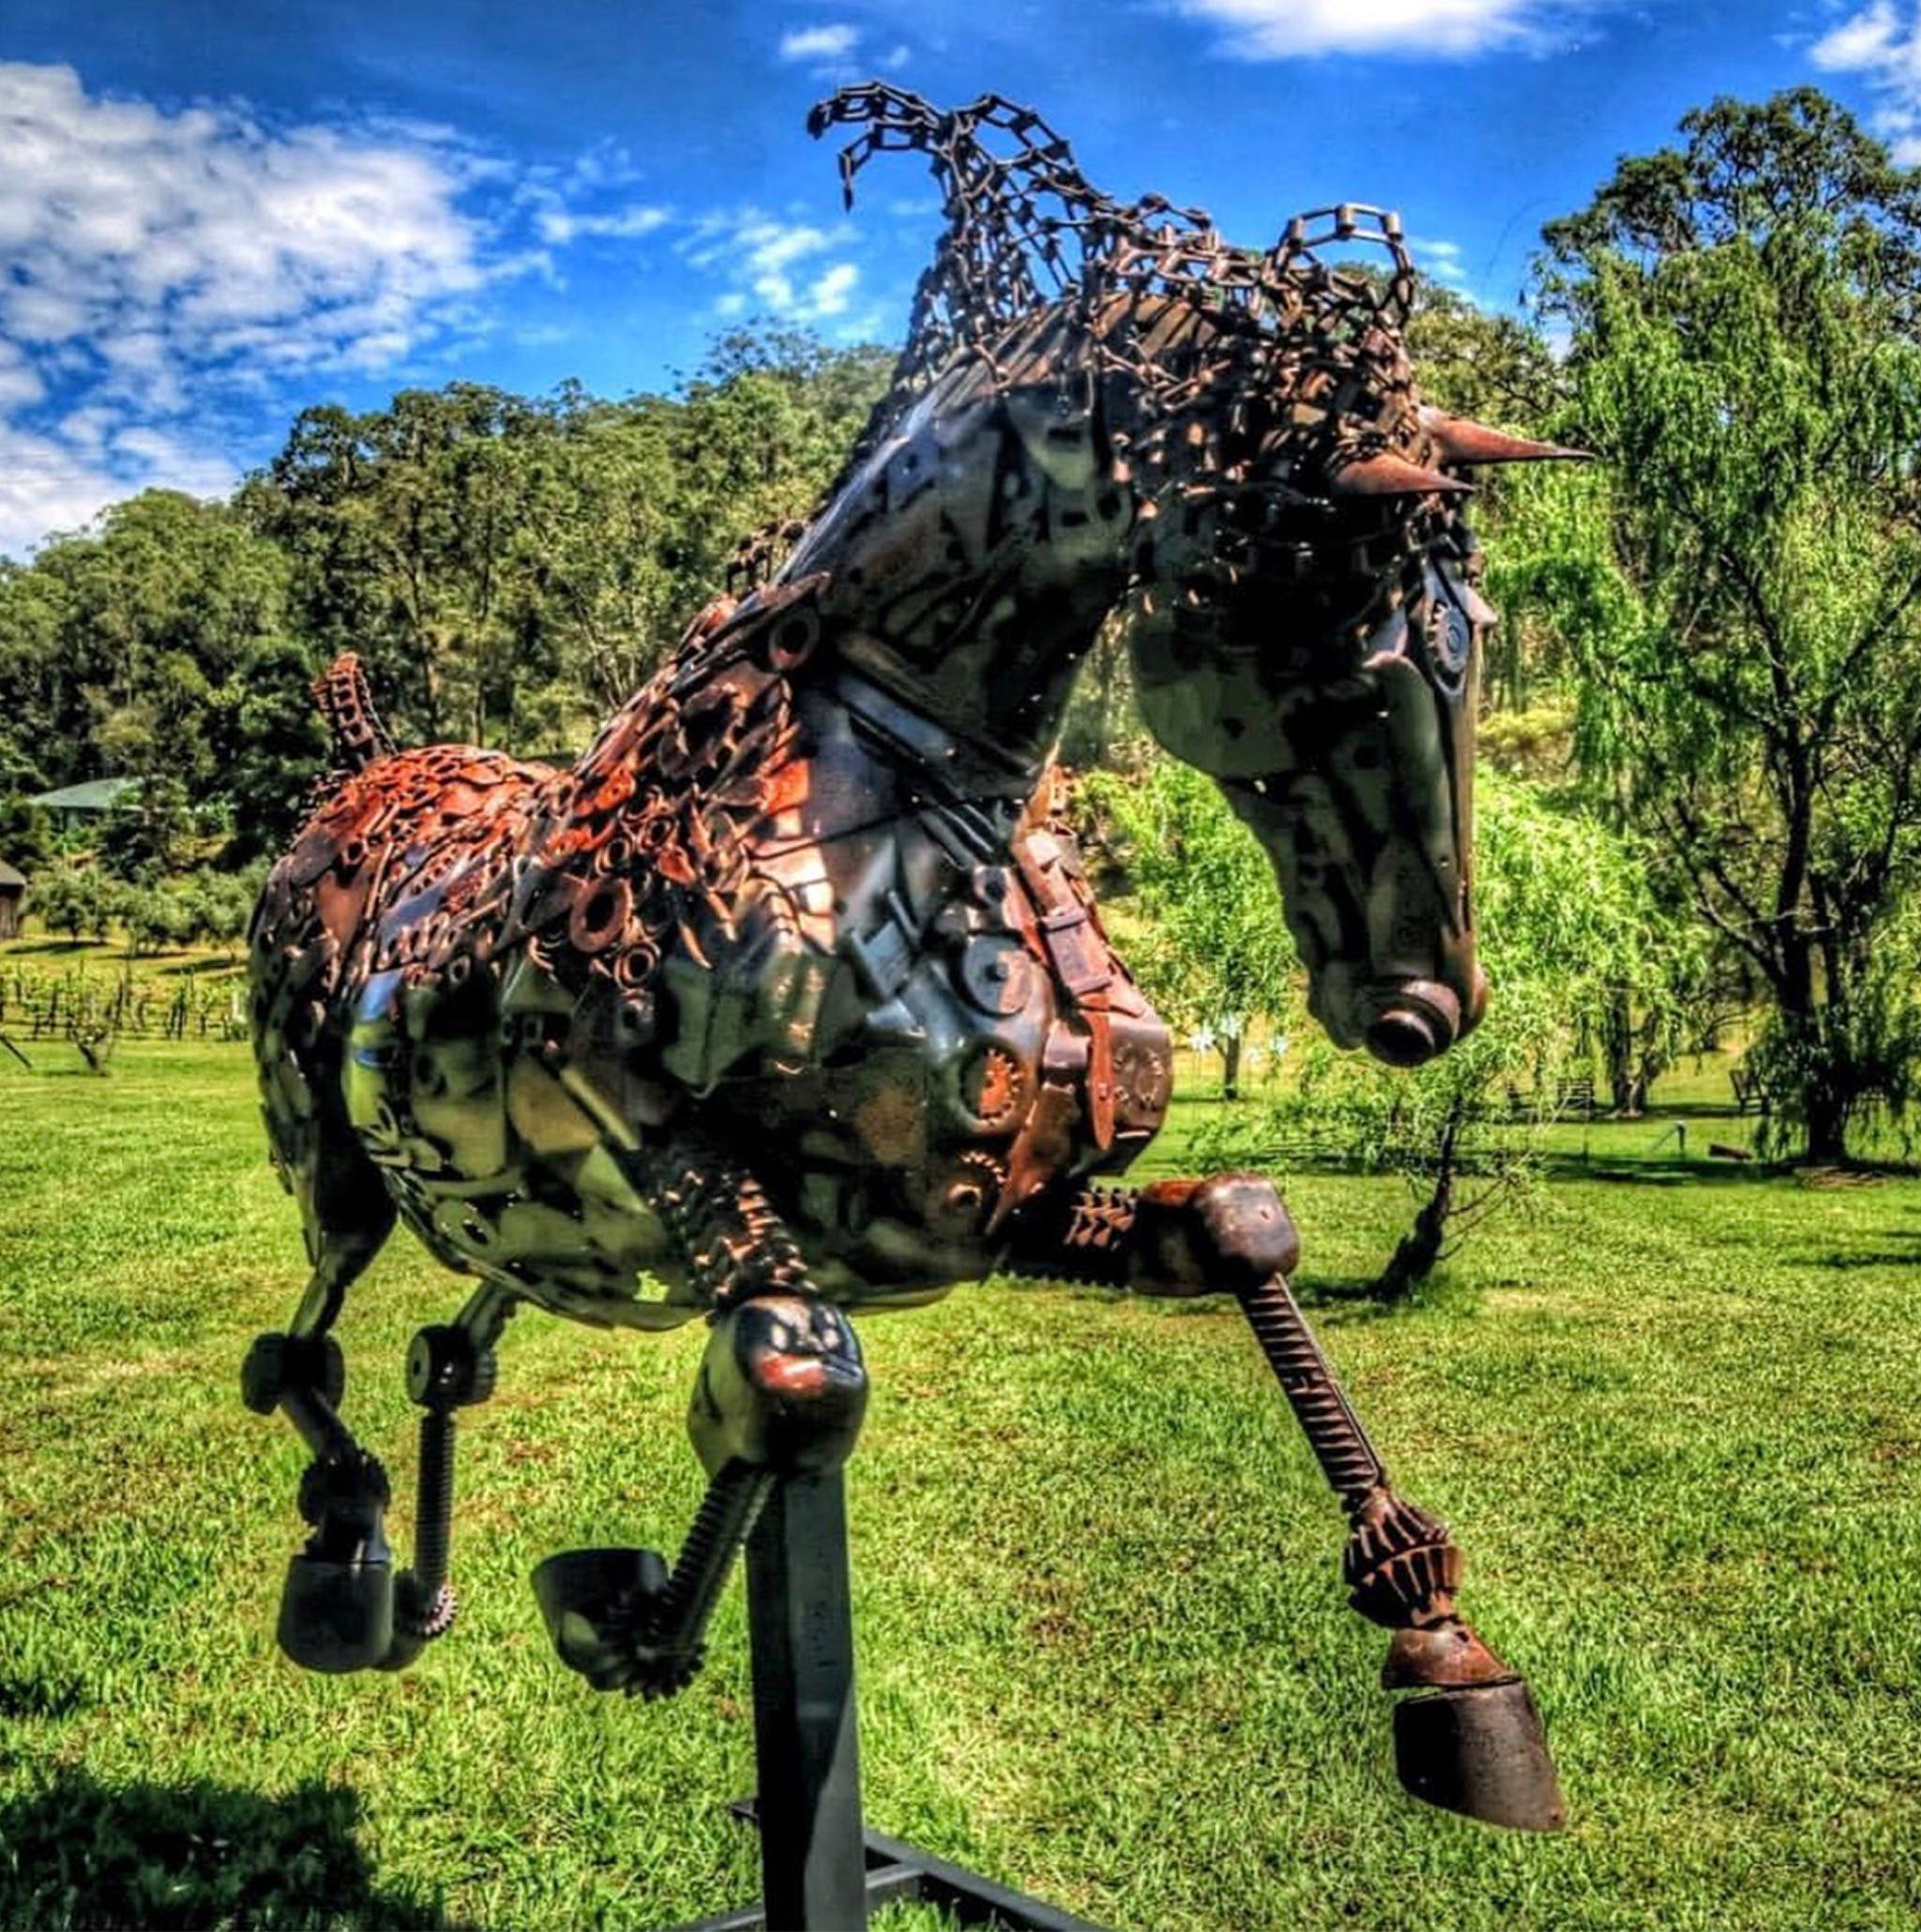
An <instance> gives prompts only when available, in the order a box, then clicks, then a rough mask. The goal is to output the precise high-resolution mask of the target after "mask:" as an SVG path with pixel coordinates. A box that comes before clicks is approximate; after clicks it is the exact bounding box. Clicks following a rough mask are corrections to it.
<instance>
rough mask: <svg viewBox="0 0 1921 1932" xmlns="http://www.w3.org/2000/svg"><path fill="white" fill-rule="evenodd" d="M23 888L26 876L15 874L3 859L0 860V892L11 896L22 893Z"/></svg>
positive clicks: (19, 873) (20, 873)
mask: <svg viewBox="0 0 1921 1932" xmlns="http://www.w3.org/2000/svg"><path fill="white" fill-rule="evenodd" d="M25 888H26V874H25V873H24V872H16V871H15V870H14V869H13V868H12V867H11V866H9V865H8V863H7V861H6V860H5V859H0V892H4V893H7V894H9V895H11V894H13V893H16V892H22V891H24V890H25Z"/></svg>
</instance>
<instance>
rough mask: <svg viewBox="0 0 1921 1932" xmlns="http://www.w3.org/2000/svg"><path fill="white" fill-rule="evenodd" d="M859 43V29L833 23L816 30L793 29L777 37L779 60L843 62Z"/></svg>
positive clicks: (807, 28)
mask: <svg viewBox="0 0 1921 1932" xmlns="http://www.w3.org/2000/svg"><path fill="white" fill-rule="evenodd" d="M859 41H860V29H859V28H858V27H852V26H848V25H847V24H846V23H844V22H835V23H831V24H828V25H823V26H818V27H796V28H795V29H794V31H793V32H791V33H786V34H782V35H781V36H780V58H781V59H782V60H844V59H846V57H847V56H848V55H849V54H850V53H853V52H854V50H855V47H856V46H857V45H858V44H859Z"/></svg>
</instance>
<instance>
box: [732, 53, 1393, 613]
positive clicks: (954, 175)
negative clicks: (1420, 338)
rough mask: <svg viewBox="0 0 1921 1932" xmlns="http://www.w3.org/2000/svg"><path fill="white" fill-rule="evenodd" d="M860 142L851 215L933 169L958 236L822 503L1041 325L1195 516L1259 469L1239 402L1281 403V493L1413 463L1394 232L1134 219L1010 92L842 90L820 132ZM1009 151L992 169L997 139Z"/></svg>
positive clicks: (881, 86) (788, 529) (846, 173)
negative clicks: (885, 189) (1274, 231)
mask: <svg viewBox="0 0 1921 1932" xmlns="http://www.w3.org/2000/svg"><path fill="white" fill-rule="evenodd" d="M833 127H860V128H863V129H864V131H863V132H862V133H861V134H860V135H859V137H858V138H857V139H856V140H855V141H853V142H852V143H849V144H848V145H847V146H846V147H845V148H843V149H842V150H841V154H840V178H841V184H842V190H843V194H844V198H845V201H846V203H847V205H848V206H850V207H851V206H852V205H853V203H854V189H855V178H856V177H857V176H858V174H860V171H861V170H862V169H863V168H864V167H865V166H866V165H867V164H868V162H869V161H870V160H871V159H872V158H874V157H875V156H876V155H878V154H884V153H898V152H903V151H904V152H916V153H920V154H924V155H926V156H927V157H928V158H929V162H930V168H931V170H932V173H933V174H934V176H935V178H936V179H937V180H938V181H939V182H940V184H941V188H942V191H943V196H944V213H945V218H946V227H945V232H944V233H943V234H942V235H941V238H940V240H939V242H938V243H937V244H936V247H935V250H934V259H933V261H932V263H931V264H930V265H929V266H928V268H927V269H926V270H925V272H924V273H923V274H922V276H921V278H920V281H919V284H918V286H917V288H916V290H915V298H914V306H913V310H912V314H911V316H910V320H909V325H908V331H907V340H906V342H905V345H904V346H903V347H902V349H901V351H900V359H899V361H898V362H897V363H896V365H895V368H894V372H893V377H892V380H891V382H890V383H889V385H888V387H887V390H886V393H885V395H884V396H883V397H882V398H881V400H880V401H879V402H878V403H877V404H876V405H875V407H874V409H873V412H872V414H871V415H870V417H869V419H868V422H867V424H866V426H865V428H864V429H863V430H862V432H861V434H860V436H859V438H858V440H857V441H856V443H855V447H854V450H853V452H852V454H851V455H850V456H849V458H848V460H847V462H846V463H845V464H844V465H843V467H842V469H841V471H840V473H839V475H838V476H837V477H836V478H835V481H834V483H833V485H832V487H831V488H830V489H829V491H828V492H827V497H826V499H825V500H826V501H831V500H832V498H833V497H834V496H835V495H836V494H837V493H838V492H839V491H840V490H841V489H842V488H843V487H844V486H845V485H846V484H847V483H848V481H849V480H850V479H851V478H852V477H853V475H855V473H856V472H857V471H858V470H859V468H860V466H861V465H862V464H863V463H864V462H865V461H866V460H867V459H868V457H869V456H870V455H871V454H872V452H873V451H874V449H875V448H876V447H878V446H879V445H880V444H881V443H883V442H884V441H885V438H886V437H887V435H888V434H889V433H890V431H891V430H894V429H895V428H896V427H897V426H898V425H899V424H900V422H901V421H902V419H903V418H904V417H905V416H906V415H907V413H908V412H909V410H911V409H912V407H913V406H914V404H915V401H916V400H918V399H919V398H920V397H921V396H923V395H924V394H925V393H926V392H927V391H928V390H929V389H930V387H931V386H932V385H934V383H936V382H937V381H939V380H940V379H941V378H942V377H943V376H945V375H946V374H947V373H949V372H950V371H951V370H954V368H955V367H956V366H957V365H958V364H961V363H973V364H976V365H981V366H984V370H985V372H986V374H987V376H988V379H989V380H990V381H991V382H995V383H1003V382H1006V381H1007V380H1008V379H1009V377H1010V375H1011V374H1012V373H1013V371H1014V370H1016V369H1021V373H1022V376H1023V379H1026V378H1027V377H1028V376H1029V375H1031V372H1032V371H1031V362H1030V363H1029V364H1028V366H1027V367H1023V358H1022V357H1021V354H1020V352H1021V349H1022V347H1023V346H1024V345H1028V344H1030V343H1031V341H1032V340H1033V337H1034V334H1035V328H1036V324H1037V323H1039V322H1041V321H1043V320H1047V321H1051V323H1052V324H1053V325H1054V328H1053V332H1052V336H1051V340H1050V343H1049V348H1048V355H1047V367H1048V370H1049V371H1050V372H1051V375H1052V376H1053V378H1054V379H1055V380H1057V381H1058V382H1059V383H1061V385H1063V387H1064V389H1067V390H1070V391H1071V390H1075V389H1079V390H1081V391H1082V392H1083V393H1084V392H1086V391H1088V390H1089V389H1091V387H1092V385H1095V384H1096V383H1097V382H1098V381H1099V380H1100V379H1101V378H1103V377H1118V378H1120V379H1122V380H1123V381H1125V382H1126V383H1127V385H1128V387H1129V390H1130V393H1131V400H1132V403H1133V407H1132V409H1131V411H1130V415H1131V416H1132V417H1133V422H1132V425H1131V427H1129V428H1127V429H1125V430H1120V431H1119V432H1118V433H1117V434H1116V436H1115V439H1114V441H1115V454H1116V455H1117V456H1119V457H1121V458H1122V459H1123V460H1126V461H1127V462H1129V463H1130V464H1131V465H1132V466H1133V467H1134V469H1135V470H1136V472H1137V474H1139V475H1142V477H1143V478H1145V479H1148V480H1150V482H1166V481H1170V480H1177V481H1178V484H1179V487H1180V488H1181V490H1182V491H1183V492H1184V493H1185V494H1186V495H1187V498H1188V499H1189V500H1192V498H1193V497H1194V496H1195V495H1196V494H1197V493H1199V494H1203V495H1210V496H1222V497H1225V496H1231V495H1233V493H1234V491H1235V488H1236V486H1237V485H1238V484H1239V483H1240V482H1241V480H1242V476H1241V474H1240V473H1241V472H1242V471H1243V470H1244V469H1245V466H1246V462H1247V458H1248V454H1249V451H1248V448H1247V445H1246V435H1245V433H1243V432H1245V431H1246V430H1248V427H1249V426H1248V421H1247V419H1246V415H1245V413H1244V412H1243V413H1241V414H1240V415H1235V414H1234V413H1233V412H1223V410H1222V408H1221V401H1222V398H1223V396H1224V395H1225V394H1227V393H1228V391H1229V390H1230V389H1232V390H1233V392H1234V393H1235V394H1237V395H1239V396H1241V397H1244V398H1263V399H1272V400H1273V405H1274V406H1273V410H1271V411H1270V412H1269V413H1270V415H1273V417H1274V420H1273V421H1271V422H1267V423H1263V424H1260V425H1256V426H1255V427H1256V430H1257V433H1258V434H1259V436H1260V440H1261V443H1262V448H1261V454H1262V456H1263V470H1264V471H1265V473H1266V476H1267V481H1268V488H1269V489H1270V491H1271V489H1272V487H1273V484H1274V481H1275V479H1276V477H1277V476H1279V477H1280V478H1281V479H1282V480H1283V481H1285V479H1286V478H1287V476H1288V475H1290V474H1292V475H1297V476H1299V477H1300V478H1301V479H1302V484H1301V486H1300V493H1301V494H1302V496H1303V497H1304V498H1311V497H1314V496H1315V495H1317V494H1318V491H1316V490H1315V489H1314V488H1313V483H1312V479H1314V478H1316V477H1318V476H1321V475H1325V474H1326V472H1327V471H1328V469H1329V468H1330V467H1333V466H1337V465H1338V464H1339V463H1340V462H1343V461H1350V460H1355V459H1359V458H1365V457H1368V456H1370V455H1373V454H1374V453H1376V452H1377V451H1379V450H1382V449H1386V448H1399V449H1412V448H1414V447H1416V446H1417V445H1418V442H1419V435H1420V431H1419V425H1418V417H1417V402H1416V399H1415V397H1414V386H1413V380H1412V374H1411V371H1410V370H1409V366H1408V360H1407V355H1406V351H1405V348H1404V345H1403V340H1402V338H1403V331H1404V328H1405V325H1406V322H1407V318H1408V315H1409V312H1410V310H1411V309H1412V306H1413V302H1414V263H1413V260H1412V258H1411V257H1410V255H1409V253H1408V250H1407V248H1406V245H1405V242H1404V240H1403V237H1402V234H1401V227H1400V221H1399V217H1398V216H1396V215H1393V214H1391V213H1385V212H1384V211H1383V210H1381V209H1378V208H1374V207H1370V206H1367V205H1364V204H1357V203H1351V204H1342V205H1340V206H1339V207H1332V208H1318V209H1314V210H1311V211H1309V212H1308V213H1306V214H1302V215H1297V216H1295V217H1294V218H1293V220H1291V221H1290V222H1289V223H1288V225H1287V227H1286V229H1285V231H1284V232H1283V233H1282V235H1281V238H1280V240H1279V241H1278V243H1276V245H1275V246H1274V247H1273V248H1272V249H1268V250H1266V251H1265V252H1263V251H1259V250H1256V249H1245V248H1239V247H1236V246H1235V245H1233V243H1230V242H1228V241H1225V240H1223V238H1222V237H1221V235H1220V234H1219V233H1218V230H1217V229H1216V228H1215V226H1214V224H1213V221H1212V219H1210V218H1209V216H1208V215H1207V213H1206V211H1205V210H1204V209H1201V208H1181V207H1176V206H1174V205H1173V204H1172V203H1170V202H1168V201H1166V200H1165V199H1163V198H1162V197H1160V196H1158V195H1152V194H1150V195H1144V196H1142V198H1141V199H1140V200H1139V201H1136V202H1131V203H1125V204H1124V203H1119V202H1115V201H1113V200H1112V199H1111V198H1110V197H1109V196H1107V195H1105V194H1103V193H1102V192H1101V191H1100V190H1099V189H1097V188H1096V187H1094V186H1093V185H1092V184H1091V183H1090V182H1089V181H1088V179H1087V177H1086V176H1085V175H1084V174H1082V172H1081V169H1080V166H1079V164H1078V163H1077V162H1076V160H1075V158H1074V154H1073V150H1072V149H1071V148H1070V147H1069V145H1068V144H1067V143H1066V141H1065V140H1064V139H1063V138H1062V137H1061V136H1060V135H1059V134H1057V133H1056V132H1055V131H1054V130H1053V128H1051V127H1050V126H1049V125H1048V123H1047V122H1046V121H1044V120H1043V119H1042V118H1041V117H1040V115H1038V114H1037V113H1034V112H1033V111H1032V110H1031V109H1029V108H1024V107H1020V106H1017V105H1016V104H1015V103H1013V102H1011V101H1008V100H1006V99H1005V98H1002V97H1001V96H1000V95H997V94H987V95H983V96H982V97H981V98H979V99H978V100H976V101H975V102H973V103H972V104H971V105H969V106H966V107H960V108H956V109H954V110H952V111H951V112H948V113H942V112H941V111H939V110H937V109H936V108H934V107H932V106H931V105H930V103H929V102H927V101H925V100H923V99H922V98H920V97H919V96H918V95H915V94H912V93H909V92H907V91H906V90H904V89H902V88H899V87H893V86H888V85H886V84H885V83H879V82H871V83H866V84H863V85H860V86H855V87H846V88H842V89H841V90H840V91H839V93H838V94H836V95H834V96H833V97H832V98H830V99H827V100H824V101H822V102H821V103H820V104H819V105H818V106H816V107H815V109H814V110H813V112H812V113H811V114H810V115H809V120H808V128H809V132H810V133H812V134H814V135H816V136H818V135H821V134H824V133H825V132H826V130H827V129H828V128H833ZM991 135H993V136H999V137H1003V144H1004V145H1008V144H1011V145H1010V150H1009V151H1008V152H1006V153H997V152H995V150H994V148H992V147H991V146H990V145H989V143H988V137H989V136H991ZM1354 242H1361V243H1373V244H1376V245H1378V246H1379V247H1380V248H1381V249H1384V251H1385V253H1386V256H1387V258H1388V260H1387V268H1386V272H1385V273H1384V274H1382V275H1368V274H1365V273H1361V272H1358V271H1356V270H1354V269H1353V268H1344V267H1338V266H1336V265H1334V264H1330V263H1329V262H1327V261H1325V260H1324V259H1323V258H1322V254H1321V252H1320V251H1322V250H1324V249H1327V248H1328V247H1329V246H1330V245H1337V246H1338V245H1342V244H1349V243H1354ZM804 527H805V525H804V524H790V525H784V526H777V527H775V528H773V529H770V530H767V531H764V532H761V533H758V534H757V535H756V536H754V537H751V538H749V540H748V541H747V542H746V543H745V544H743V545H742V547H741V551H740V553H739V556H738V558H737V560H736V567H737V568H738V569H739V570H740V572H741V573H742V574H744V575H745V576H746V577H747V579H748V581H763V580H764V577H765V575H767V574H769V571H768V566H769V565H770V564H771V562H772V560H773V558H774V556H775V555H776V554H777V553H778V551H779V549H780V547H781V546H782V545H783V543H784V542H785V541H786V540H791V538H792V537H793V536H794V535H796V534H797V533H798V531H799V530H800V529H801V528H804Z"/></svg>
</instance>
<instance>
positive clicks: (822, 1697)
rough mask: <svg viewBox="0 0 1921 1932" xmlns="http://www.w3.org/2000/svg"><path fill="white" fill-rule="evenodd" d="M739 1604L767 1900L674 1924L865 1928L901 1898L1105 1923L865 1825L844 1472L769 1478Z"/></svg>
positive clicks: (1003, 1926)
mask: <svg viewBox="0 0 1921 1932" xmlns="http://www.w3.org/2000/svg"><path fill="white" fill-rule="evenodd" d="M747 1613H748V1631H749V1638H750V1640H751V1643H752V1647H753V1682H754V1757H755V1761H756V1764H757V1766H758V1771H759V1776H760V1787H761V1789H760V1795H759V1796H758V1797H757V1798H753V1799H749V1800H747V1801H745V1802H743V1803H741V1804H736V1805H735V1806H734V1809H735V1811H736V1812H738V1813H739V1814H740V1816H741V1817H743V1818H746V1819H751V1820H753V1821H754V1822H755V1823H757V1824H758V1825H759V1826H760V1830H761V1884H762V1900H761V1903H760V1904H759V1905H755V1906H743V1907H742V1908H740V1909H738V1910H736V1911H731V1912H723V1913H721V1914H720V1915H719V1916H718V1917H715V1918H706V1919H702V1920H701V1921H700V1922H699V1923H698V1924H688V1925H683V1926H682V1927H680V1928H679V1932H866V1927H867V1915H868V1911H869V1909H870V1907H874V1906H880V1905H885V1904H887V1903H889V1902H891V1901H893V1900H897V1899H898V1900H918V1901H921V1902H924V1903H927V1904H931V1905H937V1906H940V1907H942V1908H943V1909H945V1910H946V1911H947V1912H949V1913H950V1914H951V1915H952V1916H953V1917H954V1918H955V1919H956V1920H957V1921H958V1922H959V1923H960V1924H962V1925H970V1926H982V1927H991V1928H993V1932H1101V1928H1100V1927H1099V1926H1097V1925H1094V1924H1089V1923H1088V1921H1086V1920H1085V1919H1077V1918H1075V1917H1073V1916H1072V1914H1071V1913H1068V1912H1064V1911H1061V1910H1060V1909H1058V1908H1056V1907H1054V1906H1050V1905H1044V1904H1042V1903H1041V1901H1040V1900H1038V1899H1036V1898H1028V1897H1026V1896H1024V1895H1023V1894H1021V1893H1019V1892H1016V1891H1013V1890H1012V1889H1011V1888H1010V1887H1008V1886H1006V1885H1002V1884H999V1883H997V1882H995V1881H994V1880H993V1879H984V1878H982V1877H981V1876H980V1875H979V1874H978V1873H976V1872H969V1871H963V1870H962V1869H961V1868H960V1866H958V1865H951V1864H947V1863H946V1862H945V1860H942V1859H938V1858H934V1857H931V1856H930V1855H929V1854H928V1853H927V1852H925V1851H922V1850H919V1849H917V1848H915V1847H914V1846H912V1845H903V1844H901V1843H900V1842H899V1841H898V1840H896V1839H893V1838H884V1837H883V1836H881V1834H879V1833H878V1832H868V1831H865V1830H864V1829H863V1827H862V1824H861V1817H860V1752H859V1745H858V1742H857V1739H856V1737H855V1702H854V1611H853V1605H852V1601H851V1595H850V1591H849V1586H848V1562H847V1491H846V1487H845V1484H844V1482H843V1479H842V1475H841V1472H840V1471H839V1470H838V1469H837V1470H832V1471H830V1472H828V1473H826V1474H825V1475H819V1476H797V1477H792V1478H789V1479H788V1480H786V1481H783V1482H780V1483H778V1484H777V1485H776V1486H775V1487H774V1492H773V1494H772V1495H771V1496H770V1497H769V1498H768V1499H767V1502H766V1505H765V1507H764V1509H763V1510H762V1511H761V1515H760V1519H759V1521H758V1522H757V1523H756V1524H755V1525H754V1529H753V1533H752V1534H751V1535H750V1536H749V1538H748V1546H747Z"/></svg>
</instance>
